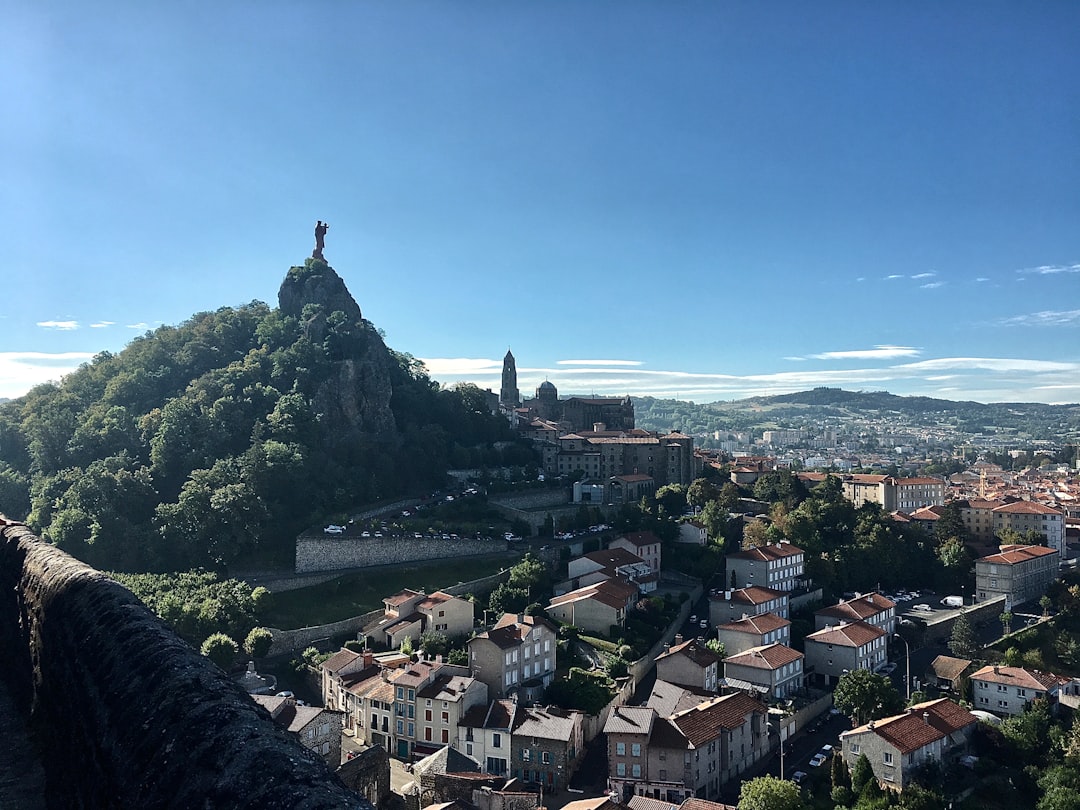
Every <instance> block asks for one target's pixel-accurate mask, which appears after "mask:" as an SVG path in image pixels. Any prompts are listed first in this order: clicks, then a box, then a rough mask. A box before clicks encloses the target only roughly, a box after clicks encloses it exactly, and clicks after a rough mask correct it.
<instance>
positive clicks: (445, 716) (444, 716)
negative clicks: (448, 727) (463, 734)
mask: <svg viewBox="0 0 1080 810" xmlns="http://www.w3.org/2000/svg"><path fill="white" fill-rule="evenodd" d="M442 721H443V722H444V723H449V722H450V712H443V713H442Z"/></svg>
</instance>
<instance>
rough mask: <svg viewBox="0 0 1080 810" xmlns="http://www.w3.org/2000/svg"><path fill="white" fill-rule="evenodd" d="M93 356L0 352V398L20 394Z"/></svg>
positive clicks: (72, 353)
mask: <svg viewBox="0 0 1080 810" xmlns="http://www.w3.org/2000/svg"><path fill="white" fill-rule="evenodd" d="M93 357H94V355H93V354H92V353H91V352H0V397H21V396H22V395H23V394H25V393H26V392H27V391H29V390H30V389H31V388H33V387H34V386H35V385H40V384H41V383H43V382H48V381H49V380H57V379H59V378H60V377H61V376H63V375H64V374H66V373H68V372H69V371H74V370H75V369H77V368H78V367H79V366H80V365H81V364H82V363H86V362H88V361H90V360H92V359H93Z"/></svg>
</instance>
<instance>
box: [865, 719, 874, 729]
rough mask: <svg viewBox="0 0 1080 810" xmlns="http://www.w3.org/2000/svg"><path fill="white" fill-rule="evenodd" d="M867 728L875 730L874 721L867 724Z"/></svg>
mask: <svg viewBox="0 0 1080 810" xmlns="http://www.w3.org/2000/svg"><path fill="white" fill-rule="evenodd" d="M866 727H867V728H873V727H874V721H873V720H871V721H870V722H869V723H867V724H866Z"/></svg>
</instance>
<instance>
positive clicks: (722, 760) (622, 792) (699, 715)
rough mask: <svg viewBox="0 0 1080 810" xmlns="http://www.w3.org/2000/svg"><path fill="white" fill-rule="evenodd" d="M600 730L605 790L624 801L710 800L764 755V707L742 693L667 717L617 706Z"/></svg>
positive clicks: (644, 710)
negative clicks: (605, 764) (605, 745)
mask: <svg viewBox="0 0 1080 810" xmlns="http://www.w3.org/2000/svg"><path fill="white" fill-rule="evenodd" d="M604 732H605V734H606V735H607V743H608V787H609V789H610V790H611V792H612V793H613V794H614V795H617V796H619V797H621V798H622V799H623V800H624V801H625V800H628V799H629V798H630V797H631V796H645V797H648V798H652V799H660V800H663V801H668V802H672V803H681V802H682V801H683V800H684V799H688V798H691V797H696V798H702V799H710V798H715V797H717V796H719V793H720V787H721V786H722V785H723V784H724V783H725V782H727V781H728V780H729V779H733V778H736V777H737V776H738V775H739V774H741V773H743V772H744V771H745V770H747V769H748V768H750V767H752V766H753V765H754V764H755V763H757V762H758V761H759V760H761V759H762V758H763V757H764V756H765V755H766V754H767V752H768V724H767V722H766V710H765V706H764V705H763V704H762V703H760V702H759V701H757V700H755V699H753V698H751V697H749V696H748V695H745V694H742V693H735V694H731V695H724V696H722V697H716V698H713V699H712V700H709V701H707V702H704V703H701V704H699V705H697V706H695V707H693V708H690V709H686V710H684V711H681V712H678V713H676V714H674V715H672V716H671V717H666V718H665V717H660V716H659V715H658V714H657V713H656V711H655V710H653V709H650V708H646V707H625V706H624V707H620V708H617V709H613V710H612V711H611V713H610V714H609V715H608V719H607V723H606V724H605V726H604Z"/></svg>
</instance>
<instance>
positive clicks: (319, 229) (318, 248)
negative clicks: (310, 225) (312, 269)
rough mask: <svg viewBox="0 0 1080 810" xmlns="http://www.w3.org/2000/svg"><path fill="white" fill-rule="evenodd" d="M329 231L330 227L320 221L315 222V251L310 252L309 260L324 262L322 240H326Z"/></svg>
mask: <svg viewBox="0 0 1080 810" xmlns="http://www.w3.org/2000/svg"><path fill="white" fill-rule="evenodd" d="M328 230H330V226H329V225H327V224H326V223H325V222H323V221H322V220H321V219H320V220H316V221H315V250H313V251H312V252H311V258H313V259H318V260H319V261H321V262H325V261H326V258H325V257H324V256H323V253H322V252H323V246H324V245H323V240H324V239H325V238H326V232H327V231H328Z"/></svg>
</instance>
